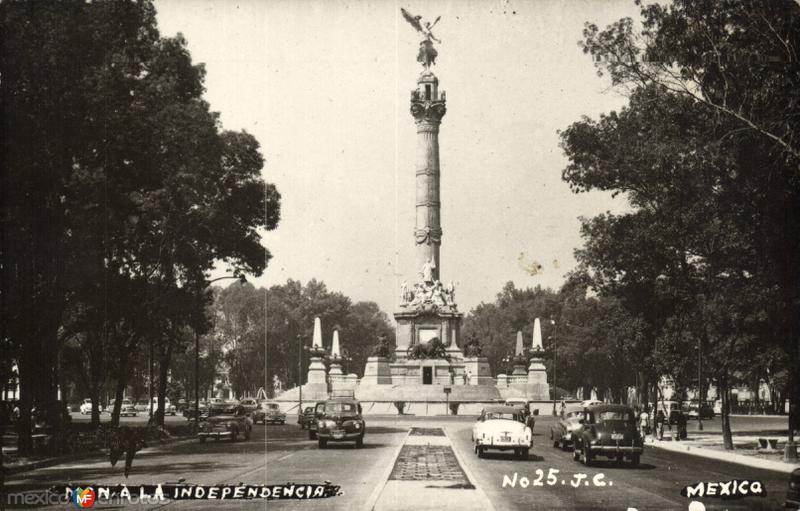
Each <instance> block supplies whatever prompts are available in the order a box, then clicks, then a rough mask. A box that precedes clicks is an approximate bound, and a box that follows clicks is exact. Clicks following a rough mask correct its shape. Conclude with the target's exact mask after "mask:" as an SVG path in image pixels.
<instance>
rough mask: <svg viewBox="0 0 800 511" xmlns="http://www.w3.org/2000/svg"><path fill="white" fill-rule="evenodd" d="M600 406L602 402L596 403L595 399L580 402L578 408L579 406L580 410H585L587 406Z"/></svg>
mask: <svg viewBox="0 0 800 511" xmlns="http://www.w3.org/2000/svg"><path fill="white" fill-rule="evenodd" d="M602 404H603V402H602V401H598V400H597V399H586V400H584V401H581V404H580V405H579V406H580V408H581V409H583V408H587V407H589V406H594V405H602Z"/></svg>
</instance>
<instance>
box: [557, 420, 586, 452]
mask: <svg viewBox="0 0 800 511" xmlns="http://www.w3.org/2000/svg"><path fill="white" fill-rule="evenodd" d="M581 419H583V410H570V411H566V412H564V416H563V417H561V418H559V420H558V422H556V423H555V424H554V425H553V426H550V440H552V441H553V447H560V448H561V450H562V451H566V450H567V449H569V448H570V447H572V445H573V443H574V441H575V434H576V433H577V432H578V431H580V430H581V426H582V425H581Z"/></svg>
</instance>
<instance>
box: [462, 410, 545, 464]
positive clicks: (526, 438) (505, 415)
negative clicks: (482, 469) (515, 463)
mask: <svg viewBox="0 0 800 511" xmlns="http://www.w3.org/2000/svg"><path fill="white" fill-rule="evenodd" d="M532 435H533V433H532V432H531V428H529V427H527V426H526V425H525V417H524V415H523V414H522V411H521V410H520V409H519V408H514V407H511V406H502V405H493V406H487V407H486V408H484V409H483V411H482V412H481V416H480V417H478V422H476V423H475V426H473V427H472V442H473V445H474V447H475V452H476V453H477V454H478V457H479V458H482V457H483V455H484V453H485V452H486V450H487V449H497V450H500V451H511V450H513V451H514V454H515V455H516V456H517V457H519V458H523V459H528V451H529V449H530V448H531V438H532Z"/></svg>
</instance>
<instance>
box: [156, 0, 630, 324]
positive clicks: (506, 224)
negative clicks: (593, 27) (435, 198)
mask: <svg viewBox="0 0 800 511" xmlns="http://www.w3.org/2000/svg"><path fill="white" fill-rule="evenodd" d="M401 6H402V7H405V8H406V9H407V10H409V11H410V12H411V13H413V14H419V15H421V16H423V18H424V19H431V20H432V19H435V17H436V16H439V15H441V17H442V19H441V21H440V22H439V23H438V25H437V26H436V27H435V29H434V34H435V35H436V36H437V37H438V38H439V39H441V40H442V43H441V44H437V45H436V47H437V49H438V51H439V58H438V60H437V65H436V66H435V67H434V72H435V73H436V75H437V76H438V77H439V81H440V89H443V90H446V91H447V115H446V116H445V117H444V120H443V122H442V125H441V131H440V135H439V142H440V163H441V199H442V229H443V231H444V235H443V239H442V248H441V265H440V266H441V268H440V269H441V279H442V281H444V282H449V281H450V280H453V281H454V282H455V283H456V286H457V287H456V299H457V301H458V303H459V307H460V309H461V310H462V311H463V312H465V313H467V312H469V310H470V309H471V308H473V307H474V306H475V305H477V304H478V303H480V302H492V301H493V300H494V298H495V295H496V293H497V292H498V291H499V290H500V289H501V287H502V285H503V284H504V283H505V282H507V281H509V280H511V281H514V282H515V283H516V284H517V286H519V287H525V286H535V285H537V284H538V285H542V286H544V287H552V288H558V287H559V286H560V285H561V284H562V283H563V280H564V275H565V274H566V273H567V272H568V271H569V270H571V269H572V268H574V266H575V264H576V263H575V259H574V257H573V251H574V249H575V248H577V247H579V246H580V245H581V238H580V235H579V225H580V223H579V220H578V217H579V216H592V215H595V214H598V213H601V212H604V211H607V210H610V211H620V210H622V209H623V208H624V207H625V204H624V203H623V202H622V201H621V200H619V199H617V200H612V199H611V198H610V196H608V195H606V194H599V193H596V194H580V195H574V194H572V193H571V192H570V191H569V188H568V186H567V185H566V183H564V182H563V181H561V171H562V169H563V168H564V166H565V164H566V159H565V157H564V155H563V153H562V151H561V149H560V148H559V146H558V135H557V133H556V131H557V130H559V129H564V128H566V127H567V126H568V125H569V124H570V123H572V122H574V121H577V120H579V119H580V117H581V116H582V115H588V116H590V117H595V118H596V117H597V116H598V115H599V114H600V113H601V112H607V111H609V110H613V109H618V108H619V107H620V106H622V105H623V104H624V102H625V99H624V98H623V97H621V96H619V95H618V94H616V93H615V92H613V91H610V90H608V82H607V81H606V80H605V79H601V78H598V77H597V75H596V73H595V69H594V67H593V66H592V63H591V60H590V58H589V57H587V56H586V55H584V54H583V53H582V52H581V49H580V47H579V46H578V44H577V43H578V40H579V39H580V38H581V31H582V29H583V24H584V22H585V21H592V22H594V23H597V24H598V25H600V26H605V25H607V24H608V23H611V22H613V21H615V20H617V19H619V18H621V17H624V16H631V17H634V19H636V18H637V14H638V10H637V8H636V7H635V6H634V5H633V1H632V0H630V1H628V0H626V1H610V0H609V1H599V0H595V1H578V0H572V1H565V0H557V1H556V0H553V1H545V0H541V1H528V2H517V1H452V2H419V1H408V2H406V1H403V2H401V3H398V2H395V1H370V2H344V1H342V2H335V1H329V0H325V1H257V0H253V1H240V2H233V1H230V0H224V1H223V0H219V1H211V0H166V1H164V0H161V1H158V2H157V3H156V7H157V9H158V22H159V27H160V29H161V32H162V34H163V35H165V36H172V35H175V34H176V33H177V32H181V33H183V35H184V37H186V39H187V40H188V47H189V50H190V51H191V53H192V57H193V59H194V61H195V62H196V63H200V62H202V63H205V65H206V71H207V76H206V87H207V92H206V98H207V100H208V101H209V102H210V104H211V107H212V109H213V110H215V111H218V112H220V113H221V120H222V124H223V127H224V128H225V129H232V130H242V129H244V130H247V131H248V132H250V133H252V134H254V135H255V136H256V138H257V139H258V140H259V142H260V143H261V148H262V153H263V154H264V157H265V159H266V165H265V168H264V177H265V179H266V180H267V181H269V182H272V183H275V184H276V185H277V187H278V190H279V191H280V193H281V195H282V203H281V210H282V211H281V221H280V224H279V226H278V228H277V229H276V230H275V231H273V232H271V233H268V234H267V235H266V236H265V237H264V243H265V245H266V246H267V247H268V248H269V250H270V251H271V252H272V254H273V259H272V260H271V261H270V264H269V267H268V269H267V270H266V272H265V273H264V275H263V276H262V277H260V278H258V279H253V282H254V284H256V285H262V286H271V285H274V284H282V283H285V282H286V280H287V279H288V278H292V279H298V280H301V281H302V282H307V281H308V280H310V279H311V278H317V279H319V280H322V281H324V282H325V283H326V284H327V285H328V288H329V289H330V290H335V291H341V292H343V293H344V294H346V295H348V296H350V297H351V298H353V300H373V301H376V302H377V303H378V304H379V305H380V306H381V308H382V309H383V310H384V311H386V312H388V313H391V312H393V311H394V310H395V309H396V306H397V301H398V300H397V299H398V296H399V284H400V282H402V281H403V280H404V279H405V280H408V282H413V281H415V279H416V276H415V275H416V273H417V272H418V271H419V268H415V267H414V252H413V244H414V238H413V229H414V193H415V192H414V161H415V156H414V150H415V147H416V145H415V141H416V139H415V137H416V131H415V126H414V121H413V118H412V117H411V115H410V113H409V91H410V90H411V89H413V88H414V87H415V85H416V79H417V76H418V74H419V72H420V71H421V69H422V68H421V66H420V64H418V63H417V62H416V55H417V50H418V47H419V46H418V45H419V41H420V37H419V36H418V35H417V34H416V32H415V31H414V30H413V29H412V28H411V26H410V25H408V24H407V23H406V22H405V20H404V19H403V18H402V16H401V14H400V7H401ZM536 262H538V263H539V264H541V265H542V267H543V269H542V272H541V273H540V274H538V275H531V274H530V273H528V272H527V271H526V269H525V268H526V267H527V266H530V265H531V264H533V263H536ZM220 274H222V271H221V272H220Z"/></svg>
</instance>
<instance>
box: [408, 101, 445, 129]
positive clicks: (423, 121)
mask: <svg viewBox="0 0 800 511" xmlns="http://www.w3.org/2000/svg"><path fill="white" fill-rule="evenodd" d="M446 113H447V106H445V100H443V99H440V100H435V101H433V100H423V99H412V100H411V115H413V116H414V120H415V121H416V123H417V128H420V129H422V128H428V129H435V130H437V131H438V129H439V123H441V122H442V117H444V114H446Z"/></svg>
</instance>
